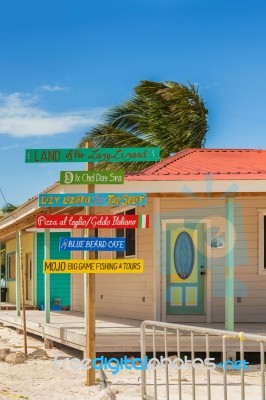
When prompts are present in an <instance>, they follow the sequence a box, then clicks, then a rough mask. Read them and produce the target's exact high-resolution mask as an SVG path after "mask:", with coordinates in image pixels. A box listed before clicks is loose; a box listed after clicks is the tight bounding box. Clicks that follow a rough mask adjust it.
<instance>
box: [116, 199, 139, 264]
mask: <svg viewBox="0 0 266 400" xmlns="http://www.w3.org/2000/svg"><path fill="white" fill-rule="evenodd" d="M129 210H135V215H138V214H137V208H136V207H132V206H128V207H117V208H116V209H114V210H113V214H114V215H118V214H121V213H123V214H125V213H126V211H129ZM117 229H123V228H117ZM124 231H125V229H124ZM134 231H135V254H132V255H129V256H127V255H126V250H125V251H124V252H123V253H124V256H123V257H119V258H117V252H116V251H114V252H113V259H115V260H121V259H123V258H137V249H138V235H137V229H134ZM112 236H113V237H114V238H119V237H118V236H116V228H114V229H113V234H112ZM121 237H124V238H126V236H121Z"/></svg>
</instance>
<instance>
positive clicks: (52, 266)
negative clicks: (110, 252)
mask: <svg viewBox="0 0 266 400" xmlns="http://www.w3.org/2000/svg"><path fill="white" fill-rule="evenodd" d="M43 272H44V273H45V274H60V273H62V274H65V273H70V274H84V273H85V274H139V273H142V272H143V260H139V259H136V258H130V259H118V260H112V259H111V260H109V259H108V260H104V259H101V260H91V259H90V260H44V261H43Z"/></svg>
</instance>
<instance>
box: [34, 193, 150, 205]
mask: <svg viewBox="0 0 266 400" xmlns="http://www.w3.org/2000/svg"><path fill="white" fill-rule="evenodd" d="M146 202H147V199H146V193H68V194H61V193H59V194H39V207H64V206H71V207H87V206H145V205H146Z"/></svg>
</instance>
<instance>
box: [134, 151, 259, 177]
mask: <svg viewBox="0 0 266 400" xmlns="http://www.w3.org/2000/svg"><path fill="white" fill-rule="evenodd" d="M208 178H211V179H221V180H222V179H229V180H232V179H233V180H236V179H266V150H254V149H187V150H182V151H180V152H178V153H176V154H175V155H173V156H171V157H169V158H167V159H165V160H163V161H161V162H158V163H157V164H155V165H153V166H152V167H149V168H147V169H145V170H143V171H141V172H138V173H132V174H127V175H126V180H127V181H143V180H147V181H149V180H152V181H157V180H158V181H177V180H188V181H191V180H204V179H208Z"/></svg>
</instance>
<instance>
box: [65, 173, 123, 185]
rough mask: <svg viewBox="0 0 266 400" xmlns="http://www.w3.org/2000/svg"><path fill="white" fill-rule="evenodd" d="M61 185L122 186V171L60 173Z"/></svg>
mask: <svg viewBox="0 0 266 400" xmlns="http://www.w3.org/2000/svg"><path fill="white" fill-rule="evenodd" d="M60 183H61V184H62V185H81V184H91V185H94V184H122V183H124V171H61V172H60Z"/></svg>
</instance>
